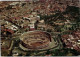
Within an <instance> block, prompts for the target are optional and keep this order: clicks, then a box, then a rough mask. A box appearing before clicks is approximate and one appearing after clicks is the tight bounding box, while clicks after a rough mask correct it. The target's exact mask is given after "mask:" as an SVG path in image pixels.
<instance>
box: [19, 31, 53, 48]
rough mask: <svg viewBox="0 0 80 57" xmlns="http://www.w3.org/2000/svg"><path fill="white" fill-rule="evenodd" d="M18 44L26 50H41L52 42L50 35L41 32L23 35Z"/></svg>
mask: <svg viewBox="0 0 80 57" xmlns="http://www.w3.org/2000/svg"><path fill="white" fill-rule="evenodd" d="M20 40H21V41H20V44H21V45H22V46H23V47H25V48H27V49H43V48H46V47H48V46H49V44H50V42H52V39H51V35H50V34H49V33H47V32H42V31H30V32H26V33H23V34H22V35H21V37H20Z"/></svg>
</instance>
